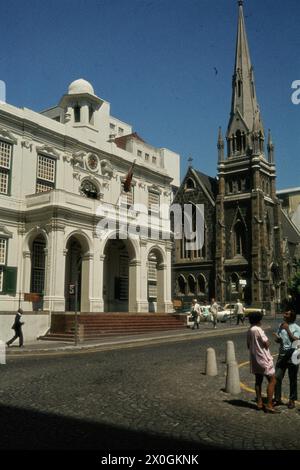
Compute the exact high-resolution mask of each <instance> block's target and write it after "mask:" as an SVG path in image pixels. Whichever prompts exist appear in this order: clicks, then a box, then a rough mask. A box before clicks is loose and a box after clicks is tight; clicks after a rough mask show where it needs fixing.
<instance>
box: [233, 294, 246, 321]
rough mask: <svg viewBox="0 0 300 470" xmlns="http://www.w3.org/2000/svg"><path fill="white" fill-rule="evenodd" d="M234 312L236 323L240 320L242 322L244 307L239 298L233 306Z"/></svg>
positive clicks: (243, 319)
mask: <svg viewBox="0 0 300 470" xmlns="http://www.w3.org/2000/svg"><path fill="white" fill-rule="evenodd" d="M234 314H235V315H236V324H237V325H238V324H239V323H240V321H241V322H242V324H244V321H245V315H244V314H245V309H244V307H243V304H242V302H240V299H237V301H236V304H235V307H234Z"/></svg>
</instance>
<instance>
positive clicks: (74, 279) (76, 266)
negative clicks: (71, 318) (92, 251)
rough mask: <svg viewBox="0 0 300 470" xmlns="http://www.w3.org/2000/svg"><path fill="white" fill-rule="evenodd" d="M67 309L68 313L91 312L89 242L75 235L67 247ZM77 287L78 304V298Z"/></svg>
mask: <svg viewBox="0 0 300 470" xmlns="http://www.w3.org/2000/svg"><path fill="white" fill-rule="evenodd" d="M66 251H67V255H66V272H65V309H66V311H67V312H74V311H75V307H76V310H77V311H78V312H80V311H89V258H88V257H86V254H87V252H88V244H87V241H86V240H85V239H84V238H83V237H79V236H77V235H73V236H71V237H70V238H69V240H68V242H67V246H66ZM76 286H77V302H76V300H75V297H76Z"/></svg>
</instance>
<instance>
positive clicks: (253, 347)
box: [247, 312, 279, 413]
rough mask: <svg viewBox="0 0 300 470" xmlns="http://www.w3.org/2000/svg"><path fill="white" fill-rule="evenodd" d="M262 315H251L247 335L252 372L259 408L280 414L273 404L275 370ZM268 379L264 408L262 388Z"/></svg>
mask: <svg viewBox="0 0 300 470" xmlns="http://www.w3.org/2000/svg"><path fill="white" fill-rule="evenodd" d="M262 317H263V316H262V314H261V313H260V312H253V313H251V314H250V315H249V323H250V328H249V330H248V333H247V345H248V349H249V351H250V370H251V372H252V374H255V392H256V399H257V408H258V409H259V410H262V409H264V410H265V411H266V412H268V413H278V412H279V410H277V409H275V408H274V407H273V404H272V398H273V394H274V388H275V383H276V379H275V368H274V363H273V358H272V356H271V353H270V350H269V346H270V342H269V340H268V338H267V336H266V334H265V332H264V331H263V329H262V328H261V320H262ZM264 376H265V377H266V378H267V381H268V387H267V405H266V406H265V407H264V405H263V400H262V395H261V386H262V382H263V379H264Z"/></svg>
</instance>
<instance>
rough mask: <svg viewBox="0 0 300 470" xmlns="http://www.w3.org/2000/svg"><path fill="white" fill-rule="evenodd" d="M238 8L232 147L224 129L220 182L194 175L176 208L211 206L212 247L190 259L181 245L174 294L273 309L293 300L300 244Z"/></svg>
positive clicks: (208, 238) (208, 230)
mask: <svg viewBox="0 0 300 470" xmlns="http://www.w3.org/2000/svg"><path fill="white" fill-rule="evenodd" d="M238 8H239V18H238V33H237V44H236V54H235V66H234V74H233V80H232V102H231V103H232V104H231V110H230V117H229V123H228V128H227V132H226V146H225V142H224V139H223V136H222V132H221V129H219V136H218V143H217V148H218V175H217V178H211V177H208V176H207V175H204V174H203V173H201V172H199V171H197V170H195V169H193V168H192V167H190V168H189V169H188V172H187V174H186V176H185V178H184V180H183V183H182V184H181V187H180V188H179V190H178V192H177V194H176V196H175V200H174V202H177V203H180V204H188V203H192V204H204V214H205V215H204V217H205V243H204V246H203V248H202V250H197V251H194V252H192V251H190V252H189V251H186V250H184V248H183V245H184V240H183V241H180V240H177V241H176V249H175V264H174V284H175V285H174V289H175V297H176V298H177V299H180V298H182V299H185V300H186V301H187V300H189V301H190V300H191V298H192V297H195V296H198V298H199V299H200V300H201V299H202V300H203V299H206V300H209V299H210V298H211V297H216V299H217V300H218V301H219V302H220V303H222V304H224V303H226V302H230V301H231V300H232V301H233V300H235V299H237V298H238V297H239V298H241V299H242V300H243V301H244V302H245V303H246V304H251V305H254V306H259V307H262V306H264V307H265V308H267V309H271V308H272V306H274V303H278V302H279V301H280V300H281V299H282V298H283V297H285V296H286V295H287V282H288V279H289V277H290V276H291V274H292V271H293V258H294V255H295V252H296V249H295V248H296V247H297V245H298V244H299V243H300V237H299V233H297V230H296V227H294V226H292V223H291V222H290V221H289V219H288V218H287V217H286V215H285V214H284V213H283V211H282V208H281V205H280V201H279V199H278V197H277V195H276V165H275V156H274V144H273V141H272V137H271V133H270V131H269V133H268V136H267V138H266V134H265V129H264V126H263V122H262V118H261V113H260V109H259V105H258V100H257V96H256V89H255V81H254V70H253V66H252V63H251V59H250V53H249V47H248V40H247V35H246V29H245V21H244V13H243V1H241V0H240V1H239V2H238ZM266 141H267V142H266Z"/></svg>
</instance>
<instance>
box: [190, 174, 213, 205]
mask: <svg viewBox="0 0 300 470" xmlns="http://www.w3.org/2000/svg"><path fill="white" fill-rule="evenodd" d="M192 171H193V172H194V173H195V174H196V175H197V177H198V178H199V180H200V181H201V183H202V185H203V186H205V188H206V189H207V191H208V193H209V195H210V197H211V198H212V199H214V200H215V198H216V194H217V189H218V181H217V179H216V178H212V177H211V176H208V175H205V173H201V171H198V170H195V169H194V168H192Z"/></svg>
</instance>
